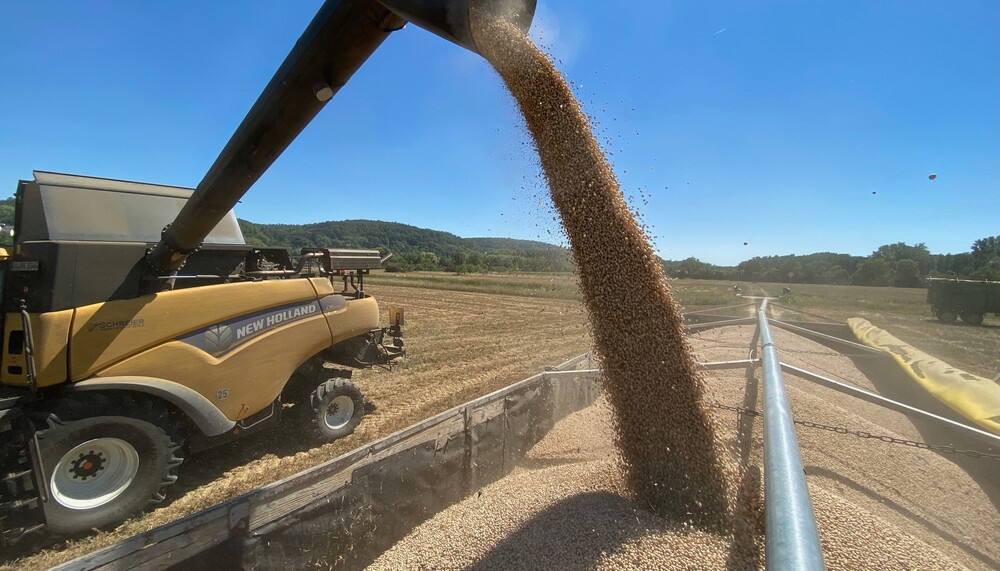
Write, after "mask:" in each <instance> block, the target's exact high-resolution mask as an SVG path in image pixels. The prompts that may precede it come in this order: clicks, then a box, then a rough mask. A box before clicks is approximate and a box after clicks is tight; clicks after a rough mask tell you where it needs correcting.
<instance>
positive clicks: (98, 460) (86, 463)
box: [69, 450, 107, 482]
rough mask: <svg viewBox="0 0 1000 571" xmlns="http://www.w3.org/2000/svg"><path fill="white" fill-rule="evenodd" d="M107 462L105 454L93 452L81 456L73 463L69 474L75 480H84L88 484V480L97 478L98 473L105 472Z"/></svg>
mask: <svg viewBox="0 0 1000 571" xmlns="http://www.w3.org/2000/svg"><path fill="white" fill-rule="evenodd" d="M106 462H107V461H106V460H105V459H104V455H103V454H101V453H100V452H95V451H93V450H91V451H89V452H87V453H86V454H80V457H79V458H77V459H76V460H74V461H73V462H71V466H70V468H69V472H70V474H72V475H73V479H74V480H76V479H82V480H83V481H85V482H86V481H87V478H90V477H91V476H96V475H97V473H98V472H100V471H101V470H104V465H105V463H106Z"/></svg>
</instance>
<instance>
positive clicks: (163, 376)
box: [0, 172, 402, 542]
mask: <svg viewBox="0 0 1000 571" xmlns="http://www.w3.org/2000/svg"><path fill="white" fill-rule="evenodd" d="M192 192H193V191H192V190H191V189H183V188H175V187H166V186H159V185H151V184H141V183H130V182H123V181H115V180H107V179H97V178H90V177H81V176H73V175H65V174H56V173H45V172H36V173H35V179H34V180H30V181H21V183H20V184H19V185H18V189H17V194H16V204H17V210H16V212H17V213H16V230H15V235H16V236H17V242H16V244H15V247H14V252H13V255H12V256H10V257H9V258H8V259H7V260H6V261H5V262H4V264H5V266H6V268H5V269H6V271H5V276H4V278H5V279H4V282H5V283H4V290H3V304H4V308H5V310H6V311H5V314H4V323H3V339H4V342H3V366H2V369H0V383H2V386H3V389H2V390H3V392H2V393H0V395H2V396H3V397H4V398H3V400H2V403H0V415H2V422H3V425H2V426H3V428H5V429H6V430H5V431H4V433H3V436H2V442H3V445H4V449H3V450H4V456H3V459H2V477H3V478H4V484H5V486H6V489H4V490H2V493H3V494H4V497H3V499H4V502H3V503H2V504H0V507H2V508H3V512H2V514H3V520H2V524H3V532H4V534H5V540H6V541H8V542H11V541H13V540H14V539H16V538H18V537H21V536H23V535H24V534H25V533H29V532H31V531H33V530H41V529H42V527H43V526H47V528H48V529H49V531H51V532H54V533H60V534H71V533H75V532H79V531H86V530H89V529H91V528H94V527H100V526H103V525H107V524H111V523H116V522H119V521H121V520H123V519H125V518H126V517H128V516H129V515H131V514H133V513H135V512H136V511H138V510H140V509H142V508H143V506H145V505H146V504H147V503H148V502H149V501H150V500H158V499H162V498H163V491H162V490H163V488H164V487H165V486H167V485H169V484H171V483H172V482H173V481H174V480H176V478H177V468H178V466H179V465H180V464H181V462H182V458H183V456H184V453H185V451H187V452H195V451H198V450H201V449H204V448H207V447H210V446H213V445H217V444H220V443H223V442H226V441H228V440H229V439H231V438H232V437H234V436H237V435H244V434H248V433H252V432H255V431H258V430H260V429H263V428H266V427H268V426H270V425H272V424H273V423H274V422H277V421H278V420H279V419H280V416H281V410H282V402H283V401H284V402H289V401H291V402H294V403H296V404H299V405H301V406H302V407H308V408H309V409H310V410H311V411H312V414H311V415H310V418H311V422H312V425H313V427H314V428H315V431H316V432H318V433H319V434H320V435H322V436H323V437H326V438H331V439H332V438H337V437H340V436H344V435H347V434H350V433H351V432H352V431H353V430H354V427H355V426H357V424H358V422H359V421H360V420H361V416H362V414H363V411H364V400H363V397H362V394H361V391H360V390H359V389H358V388H357V387H356V386H355V385H353V384H352V383H351V382H350V380H349V379H350V376H351V374H350V373H351V370H350V367H366V366H372V365H375V364H384V363H389V362H391V360H392V359H393V358H395V357H397V356H399V355H400V354H401V353H402V349H401V346H402V341H401V339H399V337H400V336H401V331H400V327H399V326H400V325H401V320H399V319H397V322H396V323H394V324H393V325H392V326H391V327H388V328H385V329H383V328H379V309H378V305H377V304H376V302H375V299H374V298H373V297H371V296H369V295H367V294H366V293H365V291H364V275H365V274H366V273H367V272H368V271H370V270H371V269H374V268H378V267H380V262H381V260H380V259H379V252H378V251H365V250H320V249H306V250H304V251H303V252H302V255H301V259H300V260H299V262H298V263H297V264H295V265H293V264H292V260H291V259H290V257H289V254H288V251H287V250H284V249H280V248H257V247H253V246H248V245H246V244H245V243H244V241H243V236H242V234H241V232H240V229H239V225H238V224H237V222H236V218H235V216H234V215H233V213H232V212H226V213H225V215H224V216H223V218H222V220H221V221H219V222H218V224H217V225H216V226H215V227H214V229H213V230H212V231H211V232H210V233H209V234H208V236H207V237H205V238H204V241H203V244H202V246H201V247H199V248H198V250H197V251H195V252H191V253H190V255H189V256H188V257H187V259H186V261H185V263H184V266H183V268H180V269H179V270H173V271H169V272H166V273H164V272H160V271H156V269H155V268H154V267H153V266H152V265H150V264H149V263H148V261H147V250H148V249H149V245H150V244H151V243H155V242H156V240H157V238H158V235H157V234H158V232H157V231H155V230H154V231H153V232H152V235H150V231H149V229H158V228H163V227H164V225H166V224H169V223H170V222H171V220H172V219H173V216H174V214H176V213H177V212H178V211H179V210H181V208H182V207H183V205H184V204H185V202H186V201H187V200H188V198H189V197H190V195H191V193H192ZM393 313H394V314H395V315H398V313H397V312H393ZM390 337H391V338H392V339H393V342H392V343H388V344H387V343H384V341H388V339H389V338H390Z"/></svg>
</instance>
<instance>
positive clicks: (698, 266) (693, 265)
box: [675, 257, 706, 279]
mask: <svg viewBox="0 0 1000 571" xmlns="http://www.w3.org/2000/svg"><path fill="white" fill-rule="evenodd" d="M705 268H706V266H705V263H704V262H702V261H701V260H699V259H698V258H694V257H691V258H687V259H686V260H684V261H682V262H681V265H680V266H678V267H677V272H676V274H675V275H676V276H677V277H679V278H685V279H687V278H700V277H702V273H703V272H704V271H705Z"/></svg>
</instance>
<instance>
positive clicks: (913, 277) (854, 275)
mask: <svg viewBox="0 0 1000 571" xmlns="http://www.w3.org/2000/svg"><path fill="white" fill-rule="evenodd" d="M13 223H14V198H13V197H10V198H6V199H2V200H0V224H6V225H13ZM239 224H240V229H241V230H242V231H243V236H244V238H245V239H246V242H247V243H248V244H250V245H254V246H272V247H285V248H289V249H291V250H292V251H293V253H294V252H297V251H299V250H301V249H302V248H357V249H370V250H378V251H379V253H380V254H381V255H382V256H387V255H389V254H390V253H391V254H393V256H392V257H391V258H390V259H389V260H388V261H387V262H386V264H385V269H386V271H389V272H409V271H446V272H455V273H460V274H462V273H485V272H571V271H573V269H574V266H573V259H572V255H571V253H570V251H569V250H568V249H566V248H562V247H559V246H555V245H552V244H547V243H545V242H538V241H534V240H515V239H512V238H461V237H459V236H456V235H455V234H451V233H448V232H440V231H437V230H427V229H424V228H417V227H416V226H410V225H408V224H400V223H397V222H381V221H376V220H343V221H337V222H332V221H331V222H317V223H314V224H256V223H253V222H249V221H246V220H239ZM9 242H10V240H9V239H8V240H7V241H4V240H3V237H0V245H2V244H4V243H9ZM663 267H664V271H665V272H666V274H667V275H668V276H670V277H675V278H696V279H714V280H729V281H741V280H743V281H764V282H791V283H811V284H853V285H864V286H898V287H921V286H923V284H924V281H925V279H926V278H928V277H957V278H966V279H976V280H986V279H988V280H1000V236H988V237H986V238H981V239H979V240H976V241H975V242H973V243H972V245H971V247H970V249H969V251H968V252H963V253H959V254H932V253H931V252H930V250H928V248H927V245H926V244H923V243H919V244H914V245H909V244H905V243H903V242H897V243H895V244H886V245H883V246H880V247H879V248H878V249H877V250H875V251H874V252H872V253H871V254H870V255H868V256H852V255H849V254H836V253H832V252H819V253H816V254H808V255H804V256H796V255H789V256H758V257H754V258H751V259H749V260H745V261H743V262H740V263H739V264H738V265H736V266H716V265H713V264H709V263H706V262H702V261H701V260H699V259H698V258H694V257H691V258H687V259H685V260H678V261H675V260H664V261H663Z"/></svg>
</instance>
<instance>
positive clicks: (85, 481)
mask: <svg viewBox="0 0 1000 571" xmlns="http://www.w3.org/2000/svg"><path fill="white" fill-rule="evenodd" d="M138 473H139V453H138V451H137V450H136V449H135V447H134V446H133V445H132V444H130V443H129V442H127V441H125V440H122V439H120V438H115V437H109V436H105V437H99V438H94V439H92V440H88V441H86V442H82V443H80V444H78V445H77V446H74V447H73V448H72V449H70V450H67V451H66V453H65V454H63V456H62V458H61V459H60V460H59V461H58V462H56V465H55V467H54V469H53V471H52V476H51V478H50V479H49V491H50V492H51V494H52V499H53V500H55V501H56V502H57V503H59V504H60V505H61V506H63V507H65V508H69V509H75V510H89V509H94V508H97V507H100V506H103V505H105V504H107V503H109V502H111V501H113V500H114V499H115V498H117V497H118V496H120V495H121V494H122V493H124V492H125V490H126V489H128V487H129V486H130V485H132V481H133V480H134V479H135V477H136V475H137V474H138Z"/></svg>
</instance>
